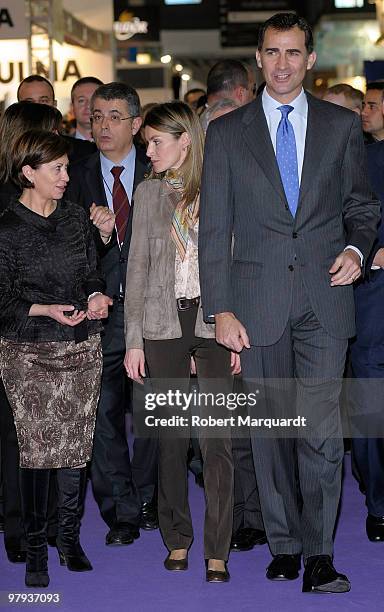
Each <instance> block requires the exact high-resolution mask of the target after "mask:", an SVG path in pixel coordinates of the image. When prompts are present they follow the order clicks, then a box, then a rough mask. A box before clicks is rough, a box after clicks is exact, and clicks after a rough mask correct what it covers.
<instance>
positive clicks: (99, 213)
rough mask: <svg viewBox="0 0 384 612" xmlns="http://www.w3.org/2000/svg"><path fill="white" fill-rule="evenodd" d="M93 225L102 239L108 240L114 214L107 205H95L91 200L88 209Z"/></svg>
mask: <svg viewBox="0 0 384 612" xmlns="http://www.w3.org/2000/svg"><path fill="white" fill-rule="evenodd" d="M89 212H90V216H89V218H90V219H91V221H92V223H93V225H95V226H96V227H97V229H98V230H99V232H100V236H101V238H102V239H103V240H108V239H109V238H110V236H111V235H112V232H113V229H114V227H115V215H114V214H113V212H112V211H111V210H110V209H109V208H108V206H96V204H95V203H94V202H93V204H92V206H91V208H90V209H89Z"/></svg>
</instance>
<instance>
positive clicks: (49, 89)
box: [17, 74, 101, 163]
mask: <svg viewBox="0 0 384 612" xmlns="http://www.w3.org/2000/svg"><path fill="white" fill-rule="evenodd" d="M100 82H101V81H100ZM17 101H18V102H23V101H26V102H36V104H49V106H56V100H55V90H54V89H53V85H52V83H51V82H50V81H48V79H46V78H45V77H43V76H41V75H40V74H31V75H30V76H27V77H26V78H25V79H23V80H22V81H21V83H20V85H19V87H18V89H17ZM62 136H63V138H65V140H67V142H68V143H69V144H70V146H71V149H70V153H69V162H70V163H74V162H76V161H79V160H80V159H84V158H85V157H87V156H88V155H91V154H92V153H94V152H95V151H96V146H95V144H94V143H93V142H90V141H89V140H78V139H75V138H71V137H70V136H66V135H65V134H64V135H62Z"/></svg>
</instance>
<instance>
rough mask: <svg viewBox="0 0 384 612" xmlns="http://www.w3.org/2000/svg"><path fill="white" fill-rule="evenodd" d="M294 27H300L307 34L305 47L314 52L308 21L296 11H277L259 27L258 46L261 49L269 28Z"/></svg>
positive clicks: (288, 28)
mask: <svg viewBox="0 0 384 612" xmlns="http://www.w3.org/2000/svg"><path fill="white" fill-rule="evenodd" d="M294 27H298V28H299V29H300V30H301V31H302V32H304V34H305V47H306V49H307V51H308V53H312V51H313V34H312V30H311V28H310V25H309V24H308V22H307V21H306V20H305V19H304V18H303V17H299V15H297V14H296V13H276V14H275V15H273V16H272V17H270V18H269V19H267V21H265V22H264V23H263V25H261V26H260V28H259V38H258V43H257V48H258V50H259V51H261V49H262V46H263V43H264V38H265V32H266V31H267V29H268V28H272V29H273V30H279V31H280V32H283V31H285V30H291V29H292V28H294Z"/></svg>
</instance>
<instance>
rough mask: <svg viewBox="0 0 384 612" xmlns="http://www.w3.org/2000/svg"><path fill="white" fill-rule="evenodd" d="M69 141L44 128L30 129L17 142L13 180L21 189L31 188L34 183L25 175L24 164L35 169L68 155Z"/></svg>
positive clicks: (13, 164) (12, 171)
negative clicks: (43, 129)
mask: <svg viewBox="0 0 384 612" xmlns="http://www.w3.org/2000/svg"><path fill="white" fill-rule="evenodd" d="M69 150H70V145H69V143H68V142H67V141H66V140H64V138H62V137H61V136H58V135H57V134H53V132H46V131H42V130H28V131H27V132H25V133H24V134H23V135H22V136H20V137H19V138H18V140H17V141H16V142H15V147H14V157H13V162H12V170H11V174H12V180H13V182H14V183H15V184H16V185H17V186H18V187H20V189H31V188H32V187H33V184H32V183H31V181H29V180H28V179H27V177H26V176H24V174H23V171H22V168H23V166H31V168H33V169H34V170H36V169H37V168H39V167H40V166H42V165H43V164H49V163H50V162H52V161H54V160H55V159H58V158H59V157H62V156H63V155H68V153H69Z"/></svg>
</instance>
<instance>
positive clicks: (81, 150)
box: [62, 134, 97, 164]
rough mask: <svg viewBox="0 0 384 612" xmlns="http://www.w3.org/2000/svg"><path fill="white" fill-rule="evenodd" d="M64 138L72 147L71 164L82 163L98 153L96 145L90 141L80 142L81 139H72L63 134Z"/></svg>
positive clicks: (70, 153)
mask: <svg viewBox="0 0 384 612" xmlns="http://www.w3.org/2000/svg"><path fill="white" fill-rule="evenodd" d="M62 137H63V138H64V140H65V141H66V142H67V143H68V144H69V146H70V147H71V149H70V152H69V163H70V164H74V163H76V162H78V161H81V160H82V159H85V158H86V157H89V156H90V155H92V153H95V152H96V151H97V147H96V145H95V143H94V142H91V141H90V140H80V138H72V136H67V135H66V134H62Z"/></svg>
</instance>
